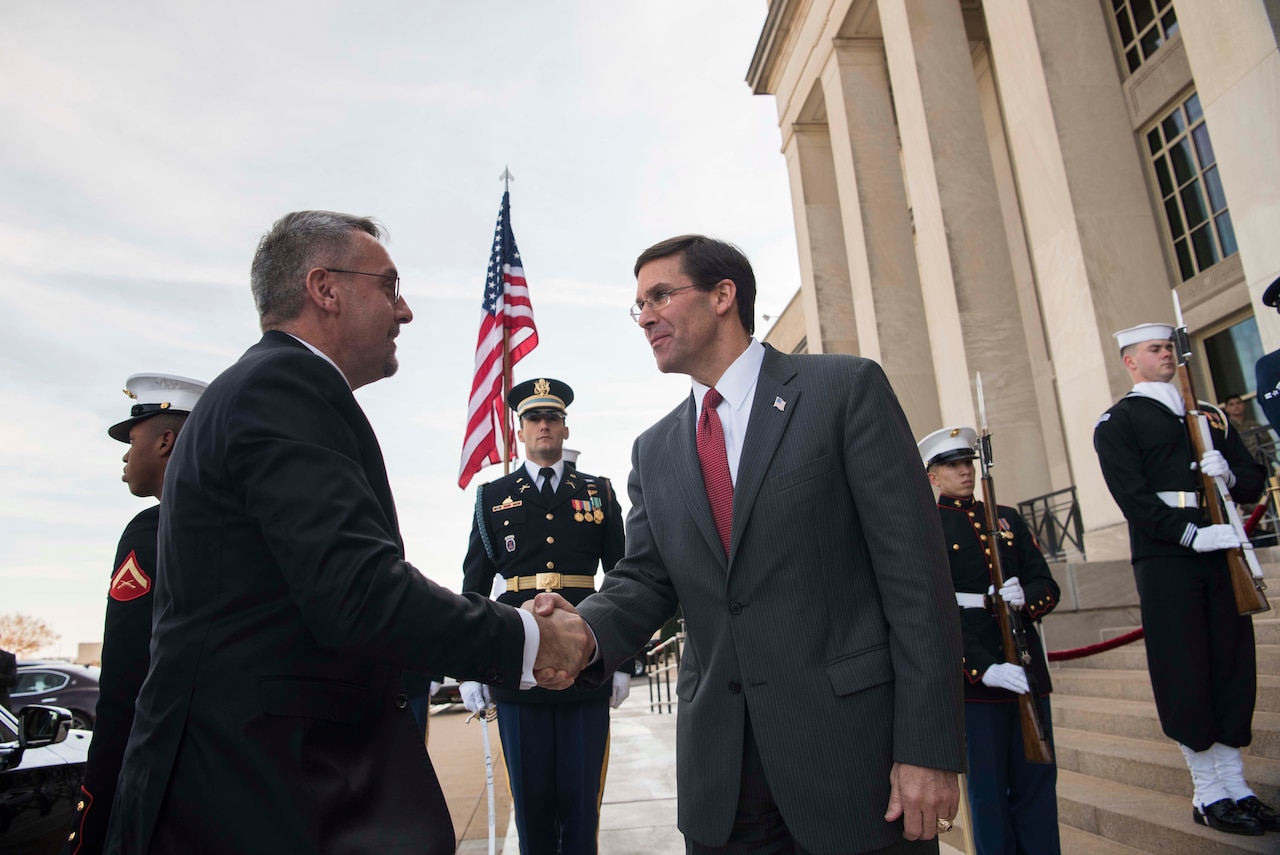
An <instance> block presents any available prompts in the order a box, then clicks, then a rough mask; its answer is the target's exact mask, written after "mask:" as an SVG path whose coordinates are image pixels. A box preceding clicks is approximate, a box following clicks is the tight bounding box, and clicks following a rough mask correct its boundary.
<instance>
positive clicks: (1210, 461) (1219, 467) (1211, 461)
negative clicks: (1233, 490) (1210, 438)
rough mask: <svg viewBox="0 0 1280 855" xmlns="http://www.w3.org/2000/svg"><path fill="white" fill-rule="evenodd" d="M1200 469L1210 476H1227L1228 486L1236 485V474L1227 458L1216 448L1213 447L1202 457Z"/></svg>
mask: <svg viewBox="0 0 1280 855" xmlns="http://www.w3.org/2000/svg"><path fill="white" fill-rule="evenodd" d="M1200 471H1201V472H1203V473H1204V474H1205V475H1208V476H1209V477H1210V478H1225V479H1226V482H1227V486H1228V487H1234V486H1235V483H1236V476H1235V475H1234V474H1232V472H1231V467H1230V466H1228V465H1227V458H1225V457H1223V456H1222V452H1221V451H1219V450H1218V449H1216V448H1211V449H1209V450H1208V451H1206V452H1205V453H1204V457H1201V458H1200Z"/></svg>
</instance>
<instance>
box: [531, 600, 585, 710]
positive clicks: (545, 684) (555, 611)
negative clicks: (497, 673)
mask: <svg viewBox="0 0 1280 855" xmlns="http://www.w3.org/2000/svg"><path fill="white" fill-rule="evenodd" d="M521 608H522V609H524V610H525V611H527V612H531V613H532V614H533V617H534V620H536V621H537V622H538V632H539V635H540V641H539V642H538V655H537V658H536V659H535V660H534V663H533V676H534V678H535V679H536V680H537V681H538V685H539V686H541V687H542V688H544V689H567V688H569V687H570V686H572V685H573V681H574V680H575V679H577V677H578V674H579V673H580V672H581V671H582V669H583V668H585V667H586V666H587V663H588V662H590V661H591V658H592V657H593V656H594V655H595V652H596V644H595V636H594V635H592V633H591V630H590V629H589V628H588V627H587V622H586V621H584V620H583V619H582V618H580V617H578V612H577V610H576V609H574V607H573V606H572V605H570V604H569V601H568V600H566V599H565V598H564V597H562V596H560V595H559V594H551V593H546V592H544V593H541V594H538V595H537V596H536V597H534V598H533V599H532V600H528V601H526V602H525V603H524V604H523V605H521Z"/></svg>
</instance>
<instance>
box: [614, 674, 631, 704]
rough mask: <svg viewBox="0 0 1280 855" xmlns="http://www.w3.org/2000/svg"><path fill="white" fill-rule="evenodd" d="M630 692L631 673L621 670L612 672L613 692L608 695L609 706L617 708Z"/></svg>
mask: <svg viewBox="0 0 1280 855" xmlns="http://www.w3.org/2000/svg"><path fill="white" fill-rule="evenodd" d="M629 694H631V675H630V674H624V673H623V672H621V671H614V672H613V694H611V695H609V706H610V707H611V708H613V709H615V710H616V709H617V708H618V707H620V706H622V702H623V701H625V700H626V699H627V695H629Z"/></svg>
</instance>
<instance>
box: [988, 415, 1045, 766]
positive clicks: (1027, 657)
mask: <svg viewBox="0 0 1280 855" xmlns="http://www.w3.org/2000/svg"><path fill="white" fill-rule="evenodd" d="M986 439H987V437H986V436H984V437H983V441H984V442H985V441H986ZM987 461H988V455H986V454H985V453H984V456H983V466H982V504H983V515H984V517H985V523H986V529H987V550H988V551H989V552H990V554H991V581H992V582H994V583H995V588H996V593H995V595H994V596H993V597H992V606H993V607H994V608H995V611H996V620H997V621H998V622H999V623H1000V637H1001V639H1002V641H1003V646H1004V658H1005V661H1007V662H1009V663H1011V664H1013V665H1018V666H1020V667H1021V668H1022V670H1023V671H1024V672H1025V673H1026V675H1027V684H1028V686H1030V689H1031V690H1030V691H1029V692H1027V693H1026V694H1023V695H1018V719H1019V721H1020V723H1021V724H1022V750H1023V753H1024V754H1025V755H1026V757H1027V762H1028V763H1052V762H1053V749H1052V748H1051V747H1050V746H1049V740H1048V738H1047V736H1046V734H1045V729H1044V722H1043V721H1041V720H1040V706H1039V704H1040V698H1039V693H1038V691H1037V687H1036V681H1035V676H1034V674H1033V673H1032V670H1031V650H1030V648H1029V647H1028V646H1027V639H1026V628H1025V626H1023V625H1022V624H1021V622H1020V621H1021V616H1020V615H1016V614H1013V613H1011V612H1010V610H1009V604H1008V603H1006V602H1005V601H1004V599H1003V598H1002V597H1001V596H1000V593H999V592H1000V588H1001V587H1003V586H1004V580H1005V575H1004V565H1003V564H1002V563H1001V560H1000V545H999V544H1000V526H999V522H998V519H999V516H998V513H997V510H996V509H997V508H998V505H996V488H995V484H994V483H993V482H992V480H991V473H990V471H989V467H988V462H987ZM1031 631H1032V632H1034V631H1035V630H1034V629H1033V630H1031Z"/></svg>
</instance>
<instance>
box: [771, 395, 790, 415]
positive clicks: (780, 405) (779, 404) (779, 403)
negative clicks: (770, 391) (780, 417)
mask: <svg viewBox="0 0 1280 855" xmlns="http://www.w3.org/2000/svg"><path fill="white" fill-rule="evenodd" d="M773 408H774V409H775V410H777V411H778V412H780V413H781V412H782V411H784V410H785V409H786V408H787V402H786V401H784V400H782V399H781V398H774V399H773Z"/></svg>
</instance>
